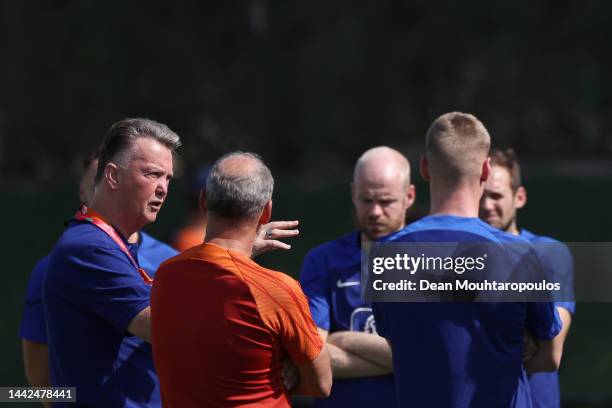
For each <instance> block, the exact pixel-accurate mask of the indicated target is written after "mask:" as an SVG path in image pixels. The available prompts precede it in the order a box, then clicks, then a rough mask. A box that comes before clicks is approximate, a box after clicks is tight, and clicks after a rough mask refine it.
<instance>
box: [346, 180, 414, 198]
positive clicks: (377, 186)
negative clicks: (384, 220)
mask: <svg viewBox="0 0 612 408" xmlns="http://www.w3.org/2000/svg"><path fill="white" fill-rule="evenodd" d="M353 188H354V189H355V193H357V195H359V196H368V197H374V196H375V197H397V196H400V195H402V194H404V192H405V191H406V186H405V184H404V181H403V180H402V178H401V177H390V178H384V177H383V178H379V177H358V178H357V180H356V181H355V182H354V183H353Z"/></svg>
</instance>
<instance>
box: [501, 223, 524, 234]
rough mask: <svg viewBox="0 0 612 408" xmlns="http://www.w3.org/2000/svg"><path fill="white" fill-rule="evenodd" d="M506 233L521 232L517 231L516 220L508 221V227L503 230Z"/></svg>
mask: <svg viewBox="0 0 612 408" xmlns="http://www.w3.org/2000/svg"><path fill="white" fill-rule="evenodd" d="M505 231H506V232H507V233H509V234H512V235H521V232H520V231H519V229H518V227H517V226H516V220H514V221H512V222H511V223H510V225H508V228H506V230H505Z"/></svg>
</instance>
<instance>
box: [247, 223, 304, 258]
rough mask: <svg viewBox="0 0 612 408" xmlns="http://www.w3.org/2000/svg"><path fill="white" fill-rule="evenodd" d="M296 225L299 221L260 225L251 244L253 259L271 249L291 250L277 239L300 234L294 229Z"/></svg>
mask: <svg viewBox="0 0 612 408" xmlns="http://www.w3.org/2000/svg"><path fill="white" fill-rule="evenodd" d="M298 224H299V221H272V222H269V223H267V224H264V225H261V226H260V227H259V229H258V230H257V236H256V237H255V242H254V243H253V257H255V256H257V255H261V254H263V253H264V252H267V251H270V250H272V249H285V250H287V249H291V245H289V244H286V243H284V242H282V241H279V239H283V238H291V237H295V236H297V235H298V234H299V233H300V231H299V230H298V229H296V227H297V226H298Z"/></svg>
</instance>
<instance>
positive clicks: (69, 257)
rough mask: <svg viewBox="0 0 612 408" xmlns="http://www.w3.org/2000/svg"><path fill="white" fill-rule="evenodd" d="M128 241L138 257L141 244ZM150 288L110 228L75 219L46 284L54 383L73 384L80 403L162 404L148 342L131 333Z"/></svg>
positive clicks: (62, 239) (57, 249) (51, 259)
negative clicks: (112, 236)
mask: <svg viewBox="0 0 612 408" xmlns="http://www.w3.org/2000/svg"><path fill="white" fill-rule="evenodd" d="M147 241H149V242H147ZM125 243H126V245H127V246H128V248H129V250H130V252H131V253H132V256H133V257H134V258H136V259H139V258H138V254H137V245H131V244H129V243H127V241H126V242H125ZM144 243H146V244H147V245H151V241H150V240H149V237H147V238H143V244H144ZM153 246H155V244H154V245H153ZM160 258H161V256H160ZM156 259H158V258H157V255H156V256H154V257H152V258H151V259H150V260H147V262H149V263H150V265H153V263H154V262H155V261H156ZM147 262H143V263H147ZM150 291H151V288H150V286H149V285H147V284H146V283H145V282H144V281H143V279H142V277H141V276H140V274H139V272H138V271H137V270H136V268H135V267H134V266H133V265H132V264H131V263H130V260H129V258H128V256H127V255H126V254H125V253H123V252H122V251H121V249H120V248H119V246H118V245H117V243H115V242H114V241H113V240H112V239H111V238H110V237H109V236H108V235H107V234H106V233H104V232H103V231H102V230H100V229H99V228H98V227H96V226H95V225H93V224H91V223H88V222H79V221H71V222H70V223H69V225H68V227H67V228H66V230H65V231H64V233H63V234H62V236H61V237H60V239H59V241H58V242H57V244H56V245H55V247H54V248H53V250H52V251H51V253H50V255H49V262H48V266H47V271H46V279H45V283H44V288H43V303H44V306H45V313H46V317H47V335H48V345H49V356H50V366H51V382H52V384H53V385H54V386H76V387H77V400H78V402H79V403H81V404H87V405H91V406H100V407H109V406H113V407H151V406H161V401H160V393H159V382H158V378H157V374H156V372H155V369H154V367H153V357H152V352H151V345H150V344H149V343H147V342H145V341H143V340H141V339H139V338H138V337H136V336H133V335H130V334H129V333H128V332H127V331H126V329H127V326H128V325H129V323H130V322H131V321H132V319H133V318H134V317H135V316H136V315H137V314H138V313H140V312H141V311H142V310H143V309H145V308H146V307H148V306H149V298H150ZM66 406H69V404H67V405H66Z"/></svg>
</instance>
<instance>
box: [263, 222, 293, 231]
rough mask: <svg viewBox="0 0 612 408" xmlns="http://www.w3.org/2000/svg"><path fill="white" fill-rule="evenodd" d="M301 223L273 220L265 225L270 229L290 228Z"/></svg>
mask: <svg viewBox="0 0 612 408" xmlns="http://www.w3.org/2000/svg"><path fill="white" fill-rule="evenodd" d="M299 224H300V222H299V221H272V222H269V223H267V224H265V225H264V227H265V228H266V229H268V230H269V229H274V228H279V229H288V228H295V227H297V226H298V225H299Z"/></svg>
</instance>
